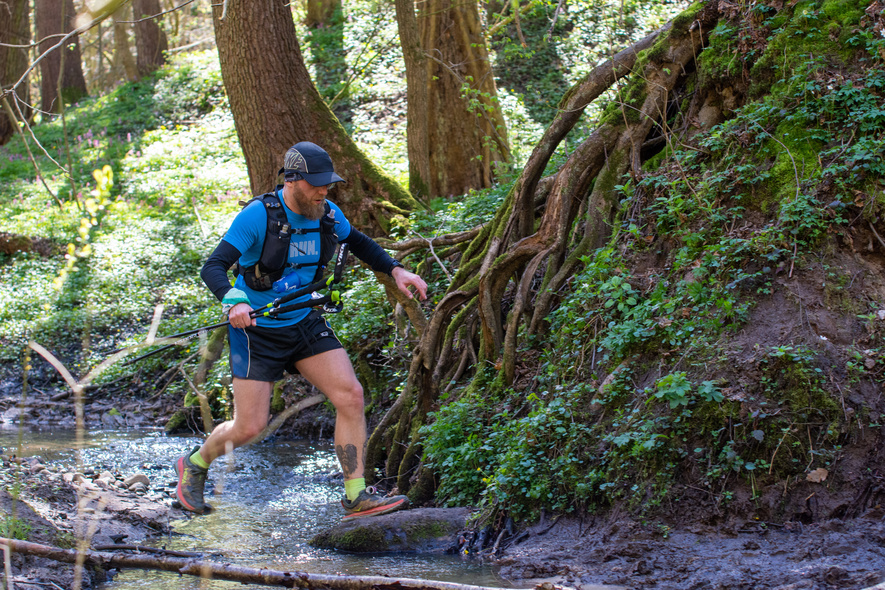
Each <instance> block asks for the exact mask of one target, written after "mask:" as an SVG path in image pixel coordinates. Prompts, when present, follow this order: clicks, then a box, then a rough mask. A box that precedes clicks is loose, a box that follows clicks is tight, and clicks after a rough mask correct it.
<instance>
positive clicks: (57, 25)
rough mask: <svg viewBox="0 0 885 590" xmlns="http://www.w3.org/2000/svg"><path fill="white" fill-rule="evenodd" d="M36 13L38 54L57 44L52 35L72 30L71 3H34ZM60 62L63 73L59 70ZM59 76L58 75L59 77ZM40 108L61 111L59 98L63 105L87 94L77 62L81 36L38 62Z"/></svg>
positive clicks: (57, 0)
mask: <svg viewBox="0 0 885 590" xmlns="http://www.w3.org/2000/svg"><path fill="white" fill-rule="evenodd" d="M34 8H35V12H36V14H37V38H38V39H40V42H39V43H40V44H39V49H40V53H41V55H42V54H44V53H45V52H47V51H49V50H50V49H51V48H52V47H53V46H54V45H55V44H57V43H58V38H51V36H52V35H64V34H67V33H70V32H71V31H72V30H73V23H74V17H75V16H76V13H75V12H74V2H73V0H34ZM62 62H64V66H63V67H64V70H63V71H62ZM59 73H61V76H59ZM40 75H41V77H42V80H41V84H40V93H41V100H40V105H41V108H42V109H43V110H44V111H47V112H52V113H57V112H60V111H61V105H60V104H59V102H58V99H59V96H61V97H62V100H64V101H65V102H76V101H77V100H79V99H81V98H82V97H84V96H86V95H87V94H88V91H87V90H86V78H84V77H83V65H82V63H81V62H80V36H79V35H74V36H72V37H71V38H70V39H68V41H67V42H66V43H65V45H64V49H63V50H62V49H61V48H59V49H56V50H54V51H52V52H51V53H49V54H48V55H46V56H45V57H44V58H43V59H42V60H41V61H40Z"/></svg>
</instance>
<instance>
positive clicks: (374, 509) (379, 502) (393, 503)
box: [341, 486, 409, 520]
mask: <svg viewBox="0 0 885 590" xmlns="http://www.w3.org/2000/svg"><path fill="white" fill-rule="evenodd" d="M341 505H342V506H343V507H344V511H345V512H347V514H345V515H344V518H342V519H341V520H353V519H354V518H362V517H364V516H378V515H379V514H387V513H388V512H393V511H394V510H400V509H403V508H407V507H408V506H409V499H408V498H406V497H405V496H391V497H389V498H385V497H384V496H383V495H381V494H379V493H378V490H376V489H375V488H373V487H372V486H369V487H367V488H366V489H364V490H363V491H362V492H360V495H359V496H357V497H356V499H355V500H353V501H350V500H348V499H347V498H344V499H343V500H341Z"/></svg>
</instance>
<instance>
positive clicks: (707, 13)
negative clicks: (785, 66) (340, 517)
mask: <svg viewBox="0 0 885 590" xmlns="http://www.w3.org/2000/svg"><path fill="white" fill-rule="evenodd" d="M717 7H718V4H717V3H716V2H715V1H713V0H710V1H709V2H707V3H706V4H704V5H700V4H699V5H695V6H693V7H692V8H691V9H689V10H688V11H686V13H683V15H680V17H678V18H677V19H674V21H673V23H672V24H671V25H667V26H666V27H665V28H664V29H662V30H661V31H659V32H658V33H655V34H653V35H650V36H649V37H647V38H646V39H644V40H642V41H640V42H638V43H636V44H635V45H633V46H632V47H630V48H627V49H625V50H623V51H621V52H619V53H618V54H616V55H615V56H614V57H612V59H610V60H609V61H607V62H605V63H603V64H601V65H599V66H597V67H596V68H595V69H594V70H593V71H591V72H590V73H589V74H588V75H587V76H586V77H585V78H584V79H583V80H581V81H579V82H578V83H577V84H576V85H575V86H573V87H572V88H571V89H570V90H569V91H568V92H567V93H566V95H565V96H564V97H563V99H562V100H561V102H560V105H559V108H558V110H557V114H556V116H555V118H554V119H553V122H552V123H551V125H550V127H548V129H547V130H546V132H545V133H544V136H543V137H542V139H541V141H540V142H539V143H538V145H537V146H536V147H535V150H534V152H533V153H532V155H531V156H530V157H529V160H528V162H527V163H526V166H525V168H524V169H523V171H522V174H521V175H520V177H519V179H518V180H517V181H516V183H515V184H514V186H513V188H512V189H511V191H510V193H509V194H508V196H507V198H506V200H505V201H504V203H503V204H502V205H501V206H500V207H499V209H498V213H497V215H496V216H495V218H494V219H493V220H492V221H491V222H489V223H488V224H486V225H485V226H484V227H483V228H482V230H481V231H480V233H479V234H478V235H477V236H476V237H475V238H474V239H473V241H472V242H471V243H470V245H469V246H467V247H466V248H463V249H462V250H463V252H462V253H460V259H459V260H457V264H458V265H459V269H458V272H457V274H456V275H455V277H454V279H453V280H452V282H451V284H450V286H449V290H448V292H447V293H446V295H445V296H444V297H443V298H442V300H441V301H440V303H439V304H437V306H436V309H434V312H433V314H432V315H431V317H430V319H429V321H428V324H427V328H426V329H425V330H424V333H423V335H422V337H421V341H420V342H419V344H418V346H417V348H416V349H415V361H413V363H412V365H411V367H410V370H409V376H408V379H407V381H406V387H405V388H404V390H403V392H402V393H401V394H400V398H399V399H398V400H397V403H396V404H395V405H394V406H392V407H391V409H390V410H389V411H388V414H387V415H386V416H385V417H384V419H382V421H381V423H380V424H379V427H378V428H377V429H376V431H375V432H374V433H373V434H372V437H371V438H370V440H369V445H368V449H367V457H369V458H370V459H372V461H373V464H377V462H379V461H380V451H379V449H380V447H381V445H382V444H384V445H385V446H386V447H387V448H388V449H391V456H389V457H388V459H387V462H386V465H387V473H388V475H392V474H393V473H400V474H405V473H406V472H407V471H409V472H411V473H415V472H416V471H417V472H419V473H420V472H421V468H419V469H418V470H416V469H415V464H414V462H415V457H416V456H418V455H419V454H420V453H418V452H417V451H416V447H417V446H419V445H420V441H419V440H417V439H415V438H413V437H412V436H411V435H412V433H413V432H414V431H415V428H414V426H415V425H417V424H420V423H421V422H422V421H423V419H424V416H426V414H427V412H428V410H433V409H434V408H436V407H437V406H438V404H439V393H440V384H441V383H447V382H448V381H449V380H450V378H451V377H450V375H452V374H453V373H452V372H451V367H452V366H453V365H455V364H458V363H457V361H456V360H455V359H456V358H457V357H458V356H460V357H461V358H462V359H464V358H466V356H469V355H473V354H474V350H476V348H477V347H478V354H477V362H475V363H474V364H476V365H481V366H495V367H496V368H498V369H499V370H498V371H497V372H496V373H494V374H493V375H494V379H495V381H494V383H489V382H488V381H487V380H486V381H482V380H483V379H485V377H482V376H481V375H480V373H477V375H476V376H475V377H474V381H473V382H472V384H471V387H480V386H482V387H484V388H485V390H488V389H489V388H491V389H495V388H501V387H507V386H510V385H512V383H513V381H514V378H515V374H516V365H517V361H518V358H517V353H516V351H517V350H518V335H523V334H532V333H534V332H537V331H540V330H541V329H542V328H543V326H544V318H545V317H546V315H547V314H548V312H549V310H550V307H551V306H552V304H553V302H554V301H555V297H556V292H557V291H558V290H559V289H560V288H561V287H562V285H563V284H564V283H565V281H566V280H567V279H568V278H569V277H570V276H572V274H574V272H575V271H576V270H577V269H578V265H579V264H580V258H581V256H583V255H586V254H587V253H588V252H590V251H592V250H593V249H595V248H597V247H599V246H600V245H602V244H603V243H604V242H605V241H606V240H607V239H608V238H609V236H610V231H611V227H612V222H613V220H614V217H615V214H616V212H617V207H618V201H617V198H616V195H617V190H616V189H615V186H616V185H617V184H620V183H621V182H622V178H623V177H624V175H625V174H627V173H629V172H631V171H637V170H638V168H639V166H640V164H641V160H640V147H641V146H642V144H643V142H644V141H645V139H646V138H647V137H648V136H649V135H650V133H651V132H652V128H653V126H655V125H657V124H659V123H660V122H661V121H662V119H663V116H664V114H665V113H666V112H667V107H668V104H669V103H670V102H671V101H672V100H673V97H674V96H675V95H676V94H677V91H678V89H679V88H681V87H684V86H686V85H688V84H691V83H692V76H693V72H695V70H696V67H695V63H694V61H695V59H696V58H697V56H698V55H699V54H700V53H701V52H702V51H703V48H704V46H705V44H706V42H707V36H708V35H709V32H710V31H712V30H713V28H714V27H715V25H716V22H717V19H718V8H717ZM640 52H642V53H640ZM628 75H630V78H629V79H628V81H627V84H626V89H625V90H623V91H622V93H621V94H622V95H623V96H624V97H626V98H625V99H622V100H623V101H624V104H622V103H621V102H618V103H615V105H613V106H612V108H610V110H608V111H607V112H606V114H605V115H604V116H603V117H602V120H601V123H600V124H599V127H598V128H597V129H596V130H595V131H594V132H593V133H592V134H591V135H590V136H589V137H588V138H587V139H586V140H584V142H583V143H581V144H580V145H579V146H578V147H577V148H576V149H574V150H573V151H572V153H571V154H570V155H569V157H568V159H567V160H566V162H565V164H564V165H563V166H562V167H561V168H560V169H559V171H558V172H557V174H556V175H555V177H554V178H553V181H552V186H551V187H550V189H549V192H548V191H547V190H546V189H545V191H544V192H543V194H542V195H541V197H540V198H539V190H538V187H539V182H540V180H541V175H542V174H543V171H544V169H545V167H546V166H547V164H548V163H549V161H550V158H551V156H552V155H553V153H554V151H555V150H556V149H557V147H558V146H559V144H560V143H561V142H562V140H563V139H564V138H565V136H566V134H568V132H569V131H570V130H571V129H572V128H573V127H574V125H575V124H576V123H577V122H578V120H579V118H580V117H581V115H582V113H583V111H584V109H585V108H586V107H587V106H588V104H590V102H592V101H593V100H594V99H596V98H597V97H599V96H600V95H602V94H603V92H605V91H606V90H607V89H609V88H610V87H611V86H612V85H613V84H614V83H615V82H617V81H618V80H619V79H621V78H623V77H625V76H628ZM539 203H540V206H539ZM391 433H392V434H391ZM394 449H395V450H396V453H393V450H394ZM397 483H398V486H399V488H400V491H401V492H402V491H407V490H408V488H409V486H410V485H412V484H413V483H414V482H413V481H410V480H408V479H405V478H400V479H399V480H398V482H397ZM416 493H417V492H416ZM421 493H424V492H421Z"/></svg>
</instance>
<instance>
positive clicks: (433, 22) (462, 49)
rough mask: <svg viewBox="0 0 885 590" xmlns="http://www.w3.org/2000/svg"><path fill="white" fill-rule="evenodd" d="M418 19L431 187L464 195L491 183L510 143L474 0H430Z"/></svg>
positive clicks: (506, 158)
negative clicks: (426, 93)
mask: <svg viewBox="0 0 885 590" xmlns="http://www.w3.org/2000/svg"><path fill="white" fill-rule="evenodd" d="M417 20H418V30H419V34H420V38H421V46H422V48H423V50H424V55H425V59H424V60H423V62H424V65H425V69H426V75H425V76H424V77H423V80H422V79H421V77H418V79H417V80H416V81H415V82H414V83H416V84H419V83H422V82H424V83H427V84H428V85H429V86H428V95H427V109H426V113H427V114H426V121H423V119H422V122H425V123H426V125H427V140H426V145H425V146H424V149H425V150H426V152H427V159H428V161H429V170H430V171H429V174H430V176H429V178H427V179H426V185H427V187H428V192H429V194H430V195H431V196H447V195H461V194H464V193H466V192H467V191H468V190H470V189H471V188H482V187H488V186H491V185H492V182H493V180H494V176H495V165H496V164H499V163H502V162H507V161H509V160H510V148H509V145H508V142H507V131H506V127H505V124H504V117H503V114H502V113H501V108H500V105H499V104H498V97H497V94H498V92H497V89H496V88H495V79H494V77H493V76H492V69H491V65H490V63H489V55H488V50H487V49H486V43H485V37H484V35H483V32H482V27H481V26H480V21H479V11H478V9H477V4H476V1H475V0H470V1H468V2H456V3H453V2H446V1H444V0H427V1H426V2H423V3H422V4H421V9H420V10H419V12H418V18H417ZM408 49H409V52H410V53H412V54H414V49H413V48H411V47H409V48H408ZM404 53H406V48H404ZM413 68H414V66H413ZM407 74H408V70H407ZM408 83H409V85H410V86H411V85H412V83H413V82H412V80H408ZM411 109H412V105H411V104H410V105H409V110H411ZM411 132H412V131H411V130H410V133H411ZM419 163H420V162H419ZM418 172H419V170H418V169H416V170H415V174H417V173H418ZM410 176H411V172H410Z"/></svg>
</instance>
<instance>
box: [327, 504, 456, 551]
mask: <svg viewBox="0 0 885 590" xmlns="http://www.w3.org/2000/svg"><path fill="white" fill-rule="evenodd" d="M468 514H469V510H467V509H466V508H417V509H415V510H405V511H401V512H394V513H392V514H383V515H381V516H372V517H367V518H358V519H356V520H353V521H348V522H342V523H341V524H339V525H337V526H335V527H332V528H331V529H329V530H327V531H324V532H322V533H320V534H318V535H316V536H315V537H314V538H313V539H311V541H310V544H311V545H313V546H314V547H321V548H324V549H336V550H338V551H347V552H350V553H389V552H404V553H447V552H455V551H457V550H458V535H459V533H460V532H461V531H463V530H464V529H465V527H466V522H467V516H468Z"/></svg>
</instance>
